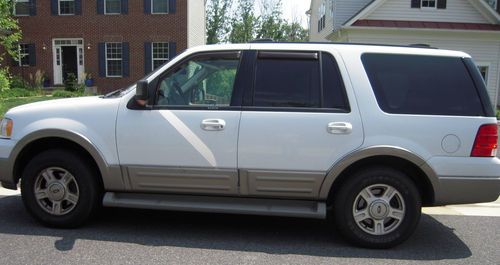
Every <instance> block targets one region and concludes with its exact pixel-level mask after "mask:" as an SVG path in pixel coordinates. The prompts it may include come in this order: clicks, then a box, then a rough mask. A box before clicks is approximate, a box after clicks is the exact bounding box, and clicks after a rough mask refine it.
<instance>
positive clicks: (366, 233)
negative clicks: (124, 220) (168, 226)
mask: <svg viewBox="0 0 500 265" xmlns="http://www.w3.org/2000/svg"><path fill="white" fill-rule="evenodd" d="M496 122H497V121H496V118H495V115H494V112H493V108H492V106H491V103H490V100H489V98H488V95H487V92H486V88H485V85H484V83H483V81H482V79H481V76H480V73H479V72H478V70H477V69H476V67H475V65H474V63H473V61H472V60H471V58H470V56H469V55H467V54H465V53H462V52H456V51H444V50H437V49H424V48H409V47H393V46H370V45H341V44H276V43H259V44H242V45H222V46H205V47H199V48H195V49H190V50H188V51H186V52H184V53H183V54H182V55H180V56H178V57H176V58H174V59H172V60H171V61H170V62H169V63H167V64H166V65H163V66H161V67H159V68H158V69H157V70H156V71H155V72H153V73H152V74H150V75H149V76H147V77H145V78H144V79H143V80H141V81H139V82H137V84H135V85H133V86H132V87H130V88H129V89H126V90H119V91H115V92H113V93H110V94H108V95H105V96H102V97H87V98H75V99H65V100H55V101H47V102H41V103H34V104H29V105H25V106H20V107H17V108H14V109H12V110H10V111H9V112H8V113H7V114H6V117H5V119H4V120H3V121H2V125H1V132H2V133H1V139H0V181H1V183H2V185H3V186H4V187H6V188H11V189H16V188H17V184H18V182H19V181H20V180H21V181H20V186H21V192H22V198H23V201H24V204H25V206H26V208H27V209H28V211H29V212H30V213H31V214H32V215H33V217H34V218H36V219H37V220H39V221H40V222H42V223H44V224H46V225H50V226H56V227H74V226H78V225H80V224H82V223H83V222H84V221H85V220H87V219H88V218H89V217H90V216H91V214H92V213H94V212H95V210H96V209H98V208H99V207H100V206H101V205H104V206H114V207H132V208H147V209H166V210H179V211H202V212H221V213H237V214H259V215H276V216H292V217H305V218H326V217H327V216H331V221H332V223H333V225H334V226H335V227H336V228H337V229H338V230H339V232H340V234H341V235H343V236H344V237H345V238H346V239H347V240H349V241H350V242H353V243H355V244H357V245H360V246H364V247H373V248H385V247H390V246H394V245H396V244H398V243H400V242H402V241H404V240H405V239H407V238H408V237H409V236H410V235H411V234H412V232H413V231H414V230H415V227H416V226H417V224H418V221H419V218H420V209H421V207H422V206H435V205H445V204H459V203H475V202H487V201H494V200H496V199H497V198H498V196H499V193H500V160H499V159H498V158H496V157H495V153H496V150H497V137H498V131H497V123H496Z"/></svg>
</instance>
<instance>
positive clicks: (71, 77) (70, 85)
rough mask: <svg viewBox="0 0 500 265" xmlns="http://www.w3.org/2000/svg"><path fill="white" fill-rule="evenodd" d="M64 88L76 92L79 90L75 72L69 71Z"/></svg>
mask: <svg viewBox="0 0 500 265" xmlns="http://www.w3.org/2000/svg"><path fill="white" fill-rule="evenodd" d="M64 90H66V91H70V92H74V91H77V90H78V80H77V78H76V75H75V74H74V73H68V76H66V79H64Z"/></svg>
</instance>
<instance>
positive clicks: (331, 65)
mask: <svg viewBox="0 0 500 265" xmlns="http://www.w3.org/2000/svg"><path fill="white" fill-rule="evenodd" d="M323 107H324V108H335V109H343V110H347V111H349V110H350V108H349V103H348V102H347V96H346V93H345V88H344V82H343V81H342V76H341V74H340V71H339V68H338V66H337V62H335V59H334V58H333V56H332V55H331V54H328V53H323Z"/></svg>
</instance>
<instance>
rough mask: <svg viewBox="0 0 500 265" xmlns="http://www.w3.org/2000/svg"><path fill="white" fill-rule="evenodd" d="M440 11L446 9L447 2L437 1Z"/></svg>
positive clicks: (443, 0)
mask: <svg viewBox="0 0 500 265" xmlns="http://www.w3.org/2000/svg"><path fill="white" fill-rule="evenodd" d="M437 8H438V9H446V0H438V1H437Z"/></svg>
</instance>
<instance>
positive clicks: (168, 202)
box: [103, 192, 326, 219]
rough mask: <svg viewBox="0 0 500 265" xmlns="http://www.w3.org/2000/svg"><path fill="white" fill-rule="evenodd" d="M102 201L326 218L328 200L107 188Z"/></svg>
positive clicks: (119, 204) (112, 204)
mask: <svg viewBox="0 0 500 265" xmlns="http://www.w3.org/2000/svg"><path fill="white" fill-rule="evenodd" d="M103 205H104V206H107V207H123V208H138V209H153V210H172V211H187V212H210V213H229V214H249V215H266V216H288V217H301V218H316V219H324V218H326V204H325V203H324V202H315V201H301V200H277V199H255V198H238V197H211V196H183V195H163V194H136V193H116V192H107V193H106V194H105V196H104V199H103Z"/></svg>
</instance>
